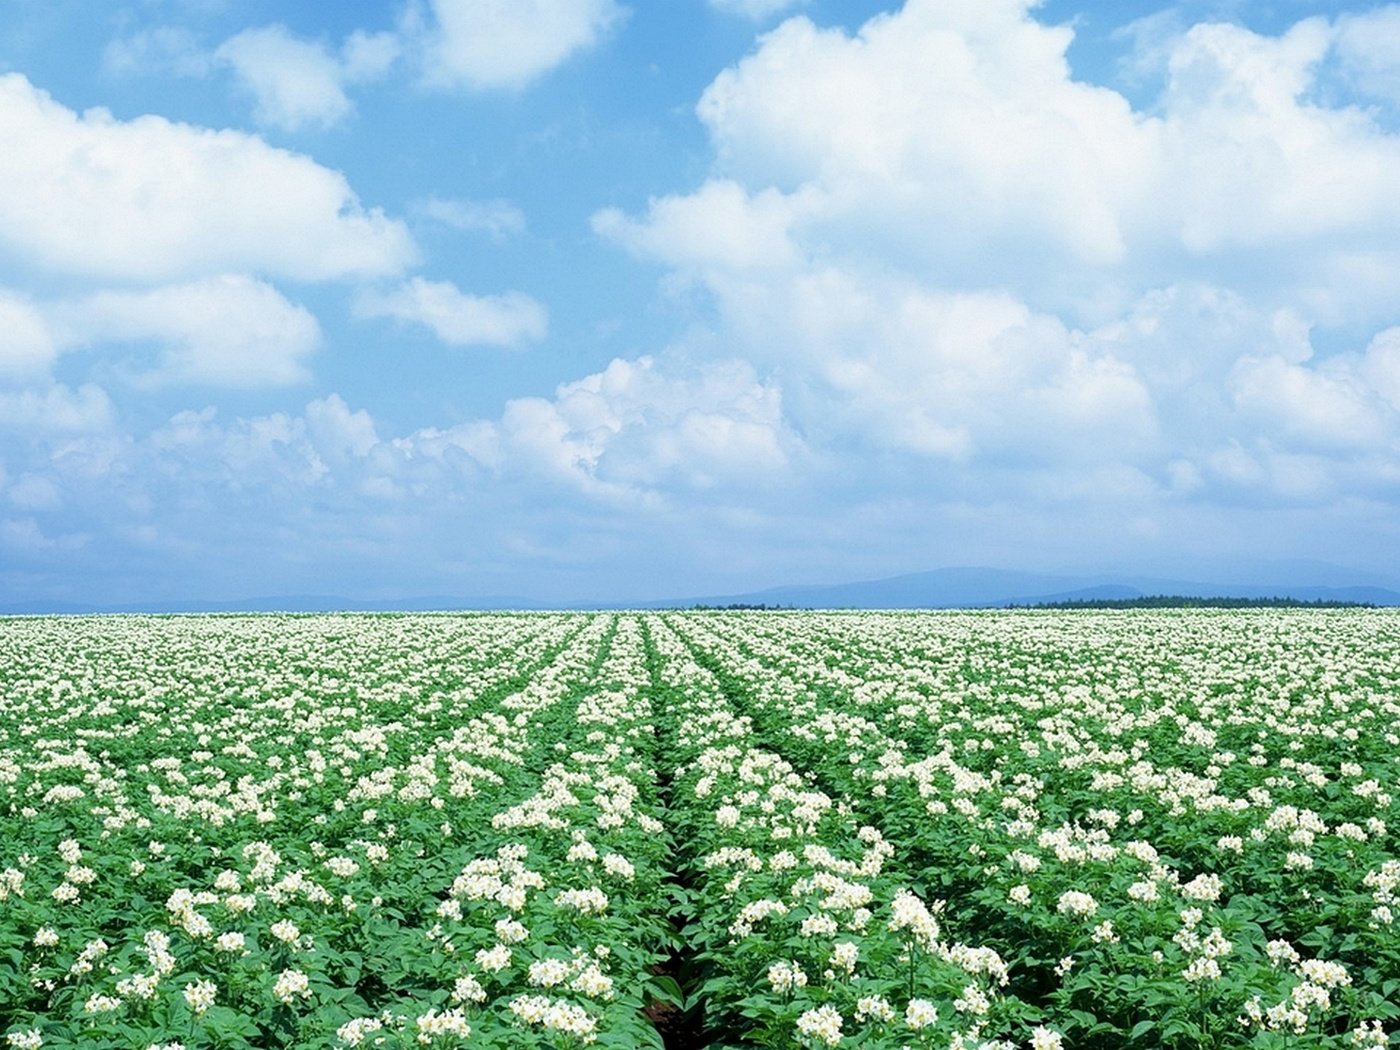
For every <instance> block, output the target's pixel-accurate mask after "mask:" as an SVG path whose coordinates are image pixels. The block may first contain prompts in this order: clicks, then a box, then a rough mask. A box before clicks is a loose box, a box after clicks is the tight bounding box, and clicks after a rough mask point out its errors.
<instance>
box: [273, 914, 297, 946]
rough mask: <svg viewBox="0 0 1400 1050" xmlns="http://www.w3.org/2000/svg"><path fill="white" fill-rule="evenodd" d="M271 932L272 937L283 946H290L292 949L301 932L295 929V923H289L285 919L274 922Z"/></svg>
mask: <svg viewBox="0 0 1400 1050" xmlns="http://www.w3.org/2000/svg"><path fill="white" fill-rule="evenodd" d="M271 930H272V936H274V937H276V938H277V939H278V940H279V941H281V942H282V943H283V944H290V945H292V946H293V947H295V946H296V943H297V940H298V939H299V938H300V937H301V930H299V929H297V925H296V923H294V922H290V921H288V920H287V919H282V920H280V921H278V922H274V923H273V924H272V927H271Z"/></svg>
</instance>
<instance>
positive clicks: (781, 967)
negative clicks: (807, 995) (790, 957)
mask: <svg viewBox="0 0 1400 1050" xmlns="http://www.w3.org/2000/svg"><path fill="white" fill-rule="evenodd" d="M768 984H769V986H770V987H771V988H772V989H773V991H775V992H778V993H780V994H781V993H786V992H790V991H792V990H793V989H794V988H804V987H806V985H807V975H806V974H805V973H803V972H802V967H800V966H798V965H797V963H795V962H786V961H782V960H780V961H778V962H775V963H774V964H773V965H772V966H770V967H768Z"/></svg>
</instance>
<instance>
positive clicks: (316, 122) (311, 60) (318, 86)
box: [214, 25, 354, 131]
mask: <svg viewBox="0 0 1400 1050" xmlns="http://www.w3.org/2000/svg"><path fill="white" fill-rule="evenodd" d="M214 60H215V61H216V62H220V63H224V64H227V65H228V66H230V67H232V69H233V71H234V74H235V75H236V76H237V78H238V80H239V83H240V84H241V85H242V86H243V87H244V88H245V89H246V90H247V91H249V92H250V93H251V94H252V96H253V99H254V102H255V105H256V109H255V112H254V116H255V117H256V118H257V120H258V121H259V122H260V123H263V124H269V125H271V126H272V127H275V128H281V129H282V130H284V131H296V130H297V129H299V128H303V127H307V126H320V127H329V126H330V125H332V124H335V123H337V122H339V121H340V120H342V119H343V118H345V117H346V116H348V115H349V114H350V113H351V111H352V110H353V108H354V107H353V106H352V105H351V103H350V99H349V98H348V97H347V96H346V94H345V91H344V89H343V88H342V86H341V81H342V78H343V73H342V70H341V67H340V63H339V62H338V61H337V60H336V58H335V57H334V56H333V55H331V53H330V52H329V51H327V50H326V47H325V46H324V45H323V44H320V43H313V42H309V41H305V40H299V39H297V38H296V37H294V36H292V34H291V33H290V32H289V31H288V30H287V27H286V26H283V25H270V26H263V27H261V28H258V29H246V30H244V31H243V32H241V33H239V34H238V35H237V36H234V37H230V38H229V39H228V40H225V41H224V42H223V43H222V44H220V45H219V47H218V49H217V50H216V51H215V52H214Z"/></svg>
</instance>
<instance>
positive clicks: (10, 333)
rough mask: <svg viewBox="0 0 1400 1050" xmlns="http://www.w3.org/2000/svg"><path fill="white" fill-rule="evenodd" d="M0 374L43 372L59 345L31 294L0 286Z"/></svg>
mask: <svg viewBox="0 0 1400 1050" xmlns="http://www.w3.org/2000/svg"><path fill="white" fill-rule="evenodd" d="M0 333H3V334H0V376H25V375H36V374H43V373H46V372H47V371H48V368H49V366H50V365H51V364H52V363H53V360H54V358H55V356H57V352H58V348H57V345H56V344H55V342H54V338H53V334H52V332H50V330H49V326H48V322H47V321H45V320H44V317H43V315H42V314H41V313H40V311H39V310H38V309H37V308H36V307H35V306H34V305H33V304H32V303H31V302H30V301H29V299H28V298H26V297H24V296H21V295H17V294H15V293H14V292H10V291H6V290H5V289H3V288H0Z"/></svg>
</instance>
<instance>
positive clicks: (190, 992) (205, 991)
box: [185, 981, 218, 1014]
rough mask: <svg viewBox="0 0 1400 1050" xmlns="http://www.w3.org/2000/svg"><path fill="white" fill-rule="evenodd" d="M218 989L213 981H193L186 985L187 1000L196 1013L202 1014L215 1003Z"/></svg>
mask: <svg viewBox="0 0 1400 1050" xmlns="http://www.w3.org/2000/svg"><path fill="white" fill-rule="evenodd" d="M217 991H218V988H217V986H216V985H215V984H214V982H213V981H192V982H190V983H189V984H187V985H185V1002H186V1003H188V1004H189V1007H190V1009H191V1010H193V1011H194V1012H195V1013H196V1014H202V1013H204V1011H205V1010H207V1009H209V1007H211V1006H213V1005H214V995H215V994H216V992H217Z"/></svg>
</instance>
